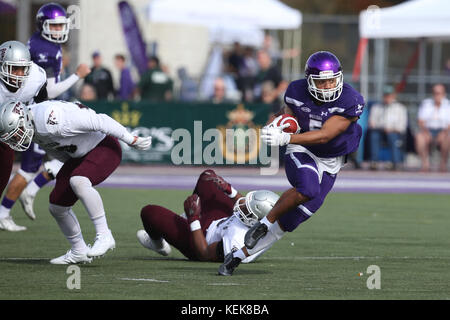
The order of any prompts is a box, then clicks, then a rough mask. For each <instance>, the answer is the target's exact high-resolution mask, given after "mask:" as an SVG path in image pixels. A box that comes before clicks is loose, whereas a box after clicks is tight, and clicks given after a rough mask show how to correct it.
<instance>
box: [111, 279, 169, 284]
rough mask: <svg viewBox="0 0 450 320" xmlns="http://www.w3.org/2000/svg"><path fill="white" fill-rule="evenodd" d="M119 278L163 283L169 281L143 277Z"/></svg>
mask: <svg viewBox="0 0 450 320" xmlns="http://www.w3.org/2000/svg"><path fill="white" fill-rule="evenodd" d="M119 280H125V281H147V282H163V283H166V282H169V281H167V280H157V279H145V278H138V279H135V278H119Z"/></svg>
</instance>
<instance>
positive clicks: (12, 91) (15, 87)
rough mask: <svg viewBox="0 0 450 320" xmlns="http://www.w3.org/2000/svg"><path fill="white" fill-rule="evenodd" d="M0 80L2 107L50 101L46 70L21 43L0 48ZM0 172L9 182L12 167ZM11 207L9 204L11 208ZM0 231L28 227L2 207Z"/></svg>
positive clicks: (4, 44)
mask: <svg viewBox="0 0 450 320" xmlns="http://www.w3.org/2000/svg"><path fill="white" fill-rule="evenodd" d="M0 79H1V81H0V104H3V103H4V102H6V101H9V100H17V101H20V102H22V103H24V104H30V103H34V102H41V101H44V100H46V99H47V90H46V81H47V77H46V74H45V71H44V70H43V69H42V68H41V67H39V66H38V65H37V64H35V63H33V62H32V61H31V57H30V52H29V51H28V48H27V47H26V46H25V45H24V44H22V43H21V42H19V41H7V42H4V43H3V44H2V45H0ZM5 152H6V151H5ZM8 153H10V155H8V157H11V156H14V153H11V152H8ZM3 156H4V155H3V154H2V157H3ZM11 164H12V161H11ZM1 170H2V177H3V178H4V179H9V175H10V173H11V166H10V165H7V168H2V169H1ZM2 180H3V179H2ZM6 181H7V180H6ZM3 189H4V186H2V188H1V190H0V195H1V193H2V192H3ZM9 204H10V203H7V204H6V205H7V206H9ZM0 229H2V230H8V231H22V230H25V229H26V227H23V226H19V225H17V224H16V223H15V222H14V220H13V219H12V217H11V215H10V209H7V208H5V207H4V206H3V205H2V206H0Z"/></svg>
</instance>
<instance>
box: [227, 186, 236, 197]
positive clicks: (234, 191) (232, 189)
mask: <svg viewBox="0 0 450 320" xmlns="http://www.w3.org/2000/svg"><path fill="white" fill-rule="evenodd" d="M237 193H238V192H237V190H236V189H235V188H233V187H231V193H230V194H229V195H228V196H229V197H230V198H234V197H236V195H237Z"/></svg>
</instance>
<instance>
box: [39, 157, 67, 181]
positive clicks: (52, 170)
mask: <svg viewBox="0 0 450 320" xmlns="http://www.w3.org/2000/svg"><path fill="white" fill-rule="evenodd" d="M63 165H64V163H63V162H61V161H59V160H56V159H53V160H51V161H47V162H44V169H45V171H47V173H48V176H49V177H50V179H52V180H53V179H55V178H56V175H57V174H58V172H59V170H60V169H61V167H62V166H63Z"/></svg>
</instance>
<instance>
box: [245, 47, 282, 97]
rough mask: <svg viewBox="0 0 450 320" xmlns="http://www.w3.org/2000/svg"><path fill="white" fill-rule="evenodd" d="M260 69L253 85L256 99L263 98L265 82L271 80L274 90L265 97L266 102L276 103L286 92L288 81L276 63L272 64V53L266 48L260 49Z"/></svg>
mask: <svg viewBox="0 0 450 320" xmlns="http://www.w3.org/2000/svg"><path fill="white" fill-rule="evenodd" d="M258 64H259V71H258V74H257V75H256V77H255V81H254V86H253V98H254V101H261V100H262V86H263V83H265V82H267V81H268V82H271V83H272V84H273V86H274V90H272V91H271V96H270V97H265V100H266V101H267V102H266V103H274V102H276V101H277V100H278V101H279V100H280V96H281V95H282V94H284V92H285V91H286V88H287V86H288V83H287V81H285V80H283V77H282V76H281V72H280V70H279V69H278V67H277V66H276V65H273V64H272V59H271V58H270V55H269V54H268V52H267V51H265V50H259V51H258Z"/></svg>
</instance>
